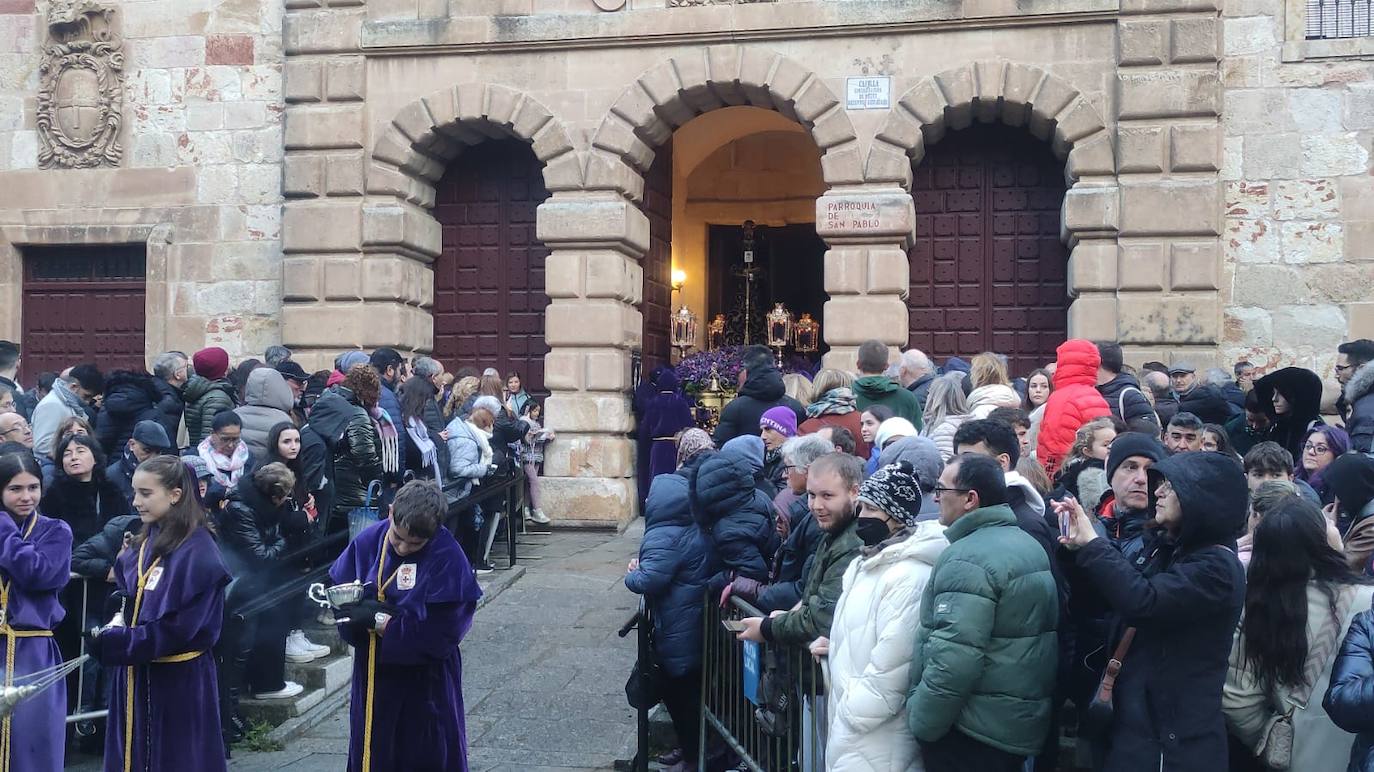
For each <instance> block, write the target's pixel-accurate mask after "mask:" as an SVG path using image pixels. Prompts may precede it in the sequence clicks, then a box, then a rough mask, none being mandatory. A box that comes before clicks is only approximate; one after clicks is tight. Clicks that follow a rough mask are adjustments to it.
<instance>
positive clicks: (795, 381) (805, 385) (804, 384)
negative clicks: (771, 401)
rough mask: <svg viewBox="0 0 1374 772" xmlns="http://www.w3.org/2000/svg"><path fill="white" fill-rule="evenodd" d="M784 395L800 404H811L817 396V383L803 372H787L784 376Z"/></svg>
mask: <svg viewBox="0 0 1374 772" xmlns="http://www.w3.org/2000/svg"><path fill="white" fill-rule="evenodd" d="M782 387H783V395H784V396H788V397H791V398H792V399H795V400H796V401H797V404H798V405H809V404H811V400H812V399H814V398H815V395H816V389H815V384H813V383H812V382H811V379H810V378H807V377H806V376H805V375H802V374H801V373H787V374H786V375H784V376H783V377H782Z"/></svg>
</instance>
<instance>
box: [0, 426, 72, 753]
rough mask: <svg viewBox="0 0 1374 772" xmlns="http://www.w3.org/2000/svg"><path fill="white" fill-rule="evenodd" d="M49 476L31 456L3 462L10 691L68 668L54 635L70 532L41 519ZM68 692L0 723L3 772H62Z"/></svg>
mask: <svg viewBox="0 0 1374 772" xmlns="http://www.w3.org/2000/svg"><path fill="white" fill-rule="evenodd" d="M42 495H43V472H42V469H41V468H40V467H39V466H38V462H37V461H36V460H34V457H33V454H32V453H24V454H18V453H6V454H4V455H2V456H0V496H2V498H0V501H2V503H3V509H4V512H0V610H2V611H0V615H2V618H0V637H3V640H4V645H5V651H4V657H5V667H4V674H3V678H4V683H5V685H6V686H10V685H14V684H16V683H22V682H23V681H24V677H25V676H29V675H32V674H34V673H36V672H38V671H40V670H46V669H48V668H51V667H55V666H57V665H60V664H62V654H61V652H59V651H58V649H57V642H56V641H54V640H53V637H52V631H53V628H55V627H56V626H57V623H58V622H61V621H62V618H63V616H65V614H66V612H65V611H63V609H62V604H61V603H59V602H58V593H59V592H60V591H61V590H62V588H63V587H65V586H66V584H67V578H68V577H69V576H70V571H71V555H72V529H71V527H69V526H68V525H67V524H66V523H64V522H62V521H61V520H57V519H54V518H51V517H46V516H44V515H41V514H39V513H38V500H39V498H41V497H42ZM66 715H67V692H66V690H65V689H63V688H62V687H61V686H60V685H57V686H51V687H48V688H47V689H46V690H44V691H41V692H39V693H38V694H37V695H35V696H34V697H30V698H29V699H27V700H24V701H23V702H21V703H19V705H18V706H17V707H15V709H14V713H12V714H11V715H9V716H6V717H5V718H4V719H3V720H0V772H57V771H58V770H60V769H62V765H63V760H64V759H63V747H64V743H65V739H66V735H65V721H66Z"/></svg>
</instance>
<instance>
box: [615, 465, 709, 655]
mask: <svg viewBox="0 0 1374 772" xmlns="http://www.w3.org/2000/svg"><path fill="white" fill-rule="evenodd" d="M718 568H719V567H718V566H717V564H716V556H715V553H714V552H713V551H712V549H711V540H710V537H709V536H708V535H707V534H706V533H705V532H703V531H702V530H701V528H700V527H698V526H697V524H696V522H695V521H694V520H693V519H692V507H691V503H690V501H689V497H688V488H687V478H686V477H685V476H683V475H682V474H663V475H659V476H657V477H655V478H654V481H653V483H652V484H651V485H650V487H649V496H648V498H647V500H646V503H645V507H644V540H643V541H641V542H640V545H639V567H638V568H636V569H635V570H633V571H631V572H630V573H629V574H627V575H626V576H625V586H626V587H627V588H629V590H630V591H631V592H633V593H636V594H638V595H643V596H644V598H645V601H646V602H647V603H648V606H649V610H650V611H651V612H652V614H653V620H654V655H655V656H656V658H657V661H658V665H659V667H661V668H662V669H663V671H664V673H665V674H667V675H668V676H670V677H672V678H681V677H683V676H685V675H687V674H688V673H691V672H693V671H694V670H696V669H697V668H698V667H700V666H701V643H702V640H701V634H702V629H701V614H702V601H701V599H702V595H703V594H704V593H705V591H706V583H707V582H708V581H710V579H711V577H712V576H714V575H715V574H716V572H717V570H718Z"/></svg>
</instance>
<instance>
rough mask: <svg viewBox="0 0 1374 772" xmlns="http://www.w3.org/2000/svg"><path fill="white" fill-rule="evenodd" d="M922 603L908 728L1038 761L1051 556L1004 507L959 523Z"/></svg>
mask: <svg viewBox="0 0 1374 772" xmlns="http://www.w3.org/2000/svg"><path fill="white" fill-rule="evenodd" d="M945 537H946V538H947V539H949V548H948V549H946V550H945V551H944V554H942V555H941V556H940V559H939V561H937V562H936V564H935V569H934V571H933V573H932V574H931V577H930V582H929V583H927V584H926V589H925V593H924V595H923V596H922V598H921V626H920V628H919V629H918V630H917V632H916V648H915V653H914V655H913V659H912V665H911V691H910V693H909V694H908V695H907V700H906V709H907V726H908V727H909V728H910V729H911V733H912V734H913V735H915V736H916V739H918V740H923V741H926V742H934V741H935V740H939V739H940V738H942V737H944V736H945V735H946V734H948V733H949V731H950V730H951V729H954V728H958V729H959V731H961V732H963V733H964V734H966V735H968V736H969V737H972V738H973V739H975V740H977V741H979V742H981V743H984V744H986V745H990V746H992V747H994V748H999V749H1001V750H1003V751H1006V752H1008V753H1013V754H1016V755H1020V756H1033V755H1035V754H1037V753H1039V752H1040V750H1041V746H1043V745H1044V742H1045V735H1046V734H1047V733H1048V731H1049V726H1050V711H1051V710H1052V709H1053V708H1052V705H1051V699H1050V697H1051V694H1052V693H1053V692H1054V679H1055V667H1056V663H1057V662H1058V656H1059V653H1058V640H1057V638H1056V634H1055V625H1056V623H1057V622H1058V620H1059V598H1058V594H1057V593H1056V590H1055V585H1054V575H1053V574H1052V573H1050V565H1049V558H1048V557H1047V556H1046V555H1045V550H1044V549H1043V548H1042V547H1041V546H1040V545H1039V544H1037V543H1036V542H1035V540H1034V539H1032V538H1031V537H1030V536H1028V535H1027V534H1026V533H1025V531H1022V530H1021V529H1020V528H1019V527H1017V525H1016V515H1014V514H1012V511H1011V509H1010V508H1009V507H1007V506H1006V505H1005V504H1002V505H997V506H992V507H983V508H982V509H976V510H974V511H972V512H970V513H968V514H967V515H964V516H963V517H961V518H959V519H958V520H957V521H955V523H954V525H951V526H950V527H949V529H948V530H946V531H945Z"/></svg>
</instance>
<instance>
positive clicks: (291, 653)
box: [286, 630, 329, 664]
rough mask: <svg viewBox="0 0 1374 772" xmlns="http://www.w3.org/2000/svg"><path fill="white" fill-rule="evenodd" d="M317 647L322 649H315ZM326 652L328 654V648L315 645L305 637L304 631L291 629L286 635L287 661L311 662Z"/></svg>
mask: <svg viewBox="0 0 1374 772" xmlns="http://www.w3.org/2000/svg"><path fill="white" fill-rule="evenodd" d="M317 649H323V651H317ZM327 654H329V649H328V648H325V647H324V646H319V647H316V646H315V645H314V644H312V643H310V641H307V640H306V639H305V633H303V632H301V631H300V630H292V631H291V634H290V635H288V636H286V661H287V662H295V663H297V664H300V663H303V662H313V661H315V660H317V659H319V658H320V657H323V656H326V655H327Z"/></svg>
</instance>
